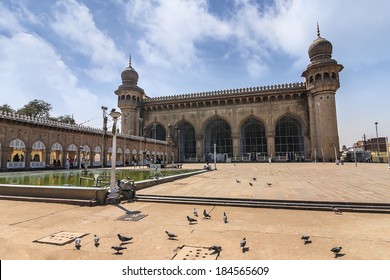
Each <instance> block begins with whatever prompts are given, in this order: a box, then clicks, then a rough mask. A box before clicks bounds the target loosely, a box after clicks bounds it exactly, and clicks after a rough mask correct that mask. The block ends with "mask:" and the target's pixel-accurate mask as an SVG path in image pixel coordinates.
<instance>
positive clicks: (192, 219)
mask: <svg viewBox="0 0 390 280" xmlns="http://www.w3.org/2000/svg"><path fill="white" fill-rule="evenodd" d="M187 220H188V222H189V223H190V224H192V223H196V222H197V221H198V220H196V219H194V218H191V217H190V216H187Z"/></svg>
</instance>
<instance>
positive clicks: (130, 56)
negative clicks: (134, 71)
mask: <svg viewBox="0 0 390 280" xmlns="http://www.w3.org/2000/svg"><path fill="white" fill-rule="evenodd" d="M129 66H130V67H131V55H130V56H129Z"/></svg>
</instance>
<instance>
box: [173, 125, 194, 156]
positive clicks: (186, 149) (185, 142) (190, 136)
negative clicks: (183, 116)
mask: <svg viewBox="0 0 390 280" xmlns="http://www.w3.org/2000/svg"><path fill="white" fill-rule="evenodd" d="M175 129H176V133H177V138H176V139H177V141H178V146H179V147H180V149H179V150H180V154H179V157H180V162H184V161H185V159H186V158H195V157H196V138H195V128H194V126H193V125H192V124H190V123H189V122H187V121H181V122H179V123H178V124H177V125H176V126H175ZM179 131H180V132H179ZM179 133H180V137H179Z"/></svg>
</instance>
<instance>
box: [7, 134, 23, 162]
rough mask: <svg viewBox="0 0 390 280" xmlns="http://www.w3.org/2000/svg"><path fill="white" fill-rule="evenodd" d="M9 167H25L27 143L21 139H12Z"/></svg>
mask: <svg viewBox="0 0 390 280" xmlns="http://www.w3.org/2000/svg"><path fill="white" fill-rule="evenodd" d="M9 147H10V151H9V154H8V161H7V168H24V167H25V152H26V145H25V144H24V142H23V141H22V140H20V139H15V140H12V141H11V143H10V144H9Z"/></svg>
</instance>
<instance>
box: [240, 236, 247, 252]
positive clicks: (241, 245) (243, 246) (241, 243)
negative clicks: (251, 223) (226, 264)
mask: <svg viewBox="0 0 390 280" xmlns="http://www.w3.org/2000/svg"><path fill="white" fill-rule="evenodd" d="M245 245H246V238H245V237H244V238H243V239H242V240H241V242H240V247H241V248H242V252H245Z"/></svg>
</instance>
